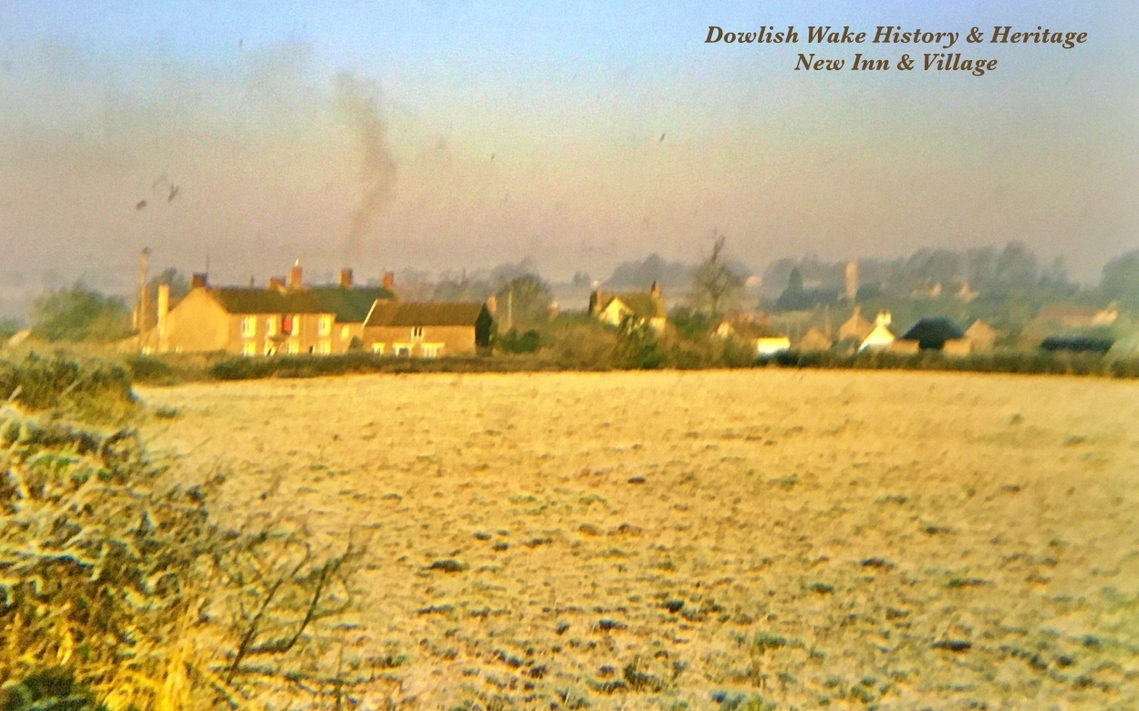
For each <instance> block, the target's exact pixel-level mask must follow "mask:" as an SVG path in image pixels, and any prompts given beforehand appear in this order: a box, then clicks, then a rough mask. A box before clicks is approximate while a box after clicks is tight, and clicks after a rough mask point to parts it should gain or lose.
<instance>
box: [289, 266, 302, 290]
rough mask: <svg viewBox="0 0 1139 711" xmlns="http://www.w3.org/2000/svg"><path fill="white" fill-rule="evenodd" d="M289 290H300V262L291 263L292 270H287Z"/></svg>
mask: <svg viewBox="0 0 1139 711" xmlns="http://www.w3.org/2000/svg"><path fill="white" fill-rule="evenodd" d="M289 288H290V289H299V288H301V260H299V259H298V260H297V261H296V262H294V263H293V268H292V269H290V270H289Z"/></svg>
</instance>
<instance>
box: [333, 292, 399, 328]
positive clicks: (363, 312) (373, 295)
mask: <svg viewBox="0 0 1139 711" xmlns="http://www.w3.org/2000/svg"><path fill="white" fill-rule="evenodd" d="M312 295H313V296H315V297H316V300H317V301H319V302H320V304H321V306H322V307H323V308H324V310H325V311H329V312H332V313H334V314H336V320H337V321H338V322H341V323H362V322H363V321H364V319H366V318H368V312H369V311H371V310H372V304H373V303H375V301H376V299H385V300H386V299H394V298H395V292H392V291H390V290H388V289H384V288H382V287H378V286H377V287H363V288H347V287H343V286H316V287H313V289H312Z"/></svg>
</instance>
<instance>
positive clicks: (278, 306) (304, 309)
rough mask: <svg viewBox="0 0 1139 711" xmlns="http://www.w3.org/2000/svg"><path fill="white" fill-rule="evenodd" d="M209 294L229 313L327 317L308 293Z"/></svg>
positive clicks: (326, 310) (233, 291)
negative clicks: (316, 315) (321, 315)
mask: <svg viewBox="0 0 1139 711" xmlns="http://www.w3.org/2000/svg"><path fill="white" fill-rule="evenodd" d="M209 293H210V294H211V295H212V296H213V297H214V298H215V299H217V301H218V303H220V304H221V305H222V308H224V309H225V310H226V311H228V312H229V313H231V314H327V313H332V310H331V309H329V308H326V307H325V306H324V305H323V304H321V303H320V301H318V300H317V298H316V297H315V296H313V294H312V292H311V291H307V290H305V291H286V292H280V291H277V290H276V289H248V288H235V287H221V288H216V289H210V290H209Z"/></svg>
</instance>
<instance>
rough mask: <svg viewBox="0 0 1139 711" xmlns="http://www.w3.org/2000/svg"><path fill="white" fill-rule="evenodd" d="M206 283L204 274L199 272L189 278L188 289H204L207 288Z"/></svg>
mask: <svg viewBox="0 0 1139 711" xmlns="http://www.w3.org/2000/svg"><path fill="white" fill-rule="evenodd" d="M207 281H208V280H207V279H206V275H205V274H203V273H201V272H197V273H195V274H193V275H191V276H190V288H191V289H204V288H205V287H206V286H208V283H207Z"/></svg>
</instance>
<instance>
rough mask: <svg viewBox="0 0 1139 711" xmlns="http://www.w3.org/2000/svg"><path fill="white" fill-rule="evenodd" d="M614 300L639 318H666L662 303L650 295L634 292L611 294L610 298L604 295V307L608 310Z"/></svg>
mask: <svg viewBox="0 0 1139 711" xmlns="http://www.w3.org/2000/svg"><path fill="white" fill-rule="evenodd" d="M614 299H619V300H620V301H621V303H622V304H625V306H627V307H629V310H630V311H632V312H633V313H634V314H635V315H637V316H639V317H641V318H667V316H668V312H667V311H665V308H664V301H663V300H661V299H659V298H654V297H653V295H652V294H648V293H645V292H636V291H635V292H631V293H625V294H613V295H612V296H609V295H606V299H605V302H604V303H605V307H606V308H608V306H609V304H611V303H613V300H614Z"/></svg>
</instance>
